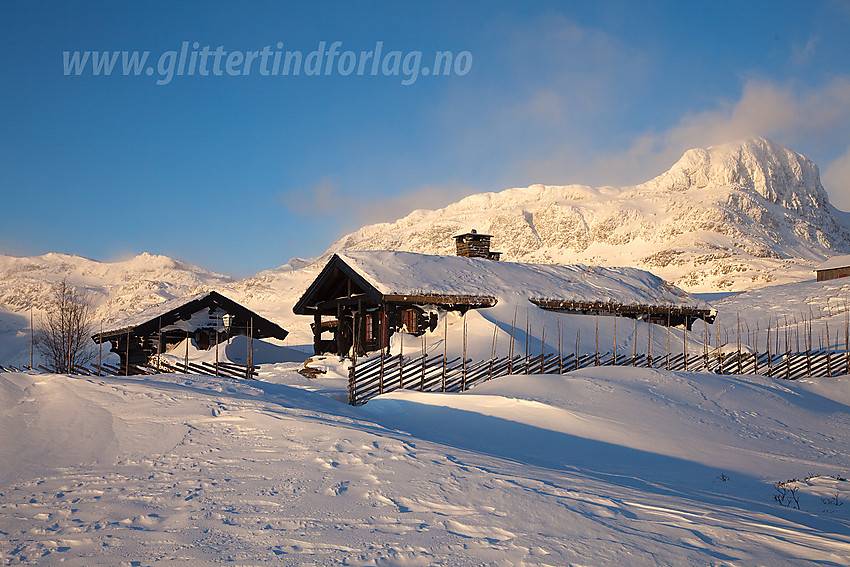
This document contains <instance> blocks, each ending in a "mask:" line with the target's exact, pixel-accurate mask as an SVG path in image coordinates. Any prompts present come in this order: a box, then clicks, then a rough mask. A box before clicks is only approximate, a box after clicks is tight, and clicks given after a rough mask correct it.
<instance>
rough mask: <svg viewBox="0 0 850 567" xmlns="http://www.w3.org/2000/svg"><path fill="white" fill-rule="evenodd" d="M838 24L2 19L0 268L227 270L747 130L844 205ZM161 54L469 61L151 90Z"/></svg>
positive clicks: (604, 173)
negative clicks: (48, 256)
mask: <svg viewBox="0 0 850 567" xmlns="http://www.w3.org/2000/svg"><path fill="white" fill-rule="evenodd" d="M848 30H850V3H848V2H841V1H837V0H836V1H833V2H805V3H804V2H706V3H683V2H669V3H667V2H660V3H654V4H647V5H643V4H642V3H637V2H551V3H550V2H537V3H527V2H430V3H419V4H414V3H407V2H400V3H389V2H387V3H382V2H361V3H348V2H345V3H333V2H325V3H322V2H311V3H302V4H294V3H284V2H249V3H244V4H241V5H239V6H237V5H235V4H234V3H226V2H222V3H198V4H191V3H179V4H178V5H177V6H174V5H172V3H170V2H161V3H155V2H148V3H117V2H102V3H95V2H67V3H66V2H52V3H45V2H4V3H3V4H2V6H0V73H2V77H3V81H2V87H0V128H2V130H0V132H2V137H0V140H1V141H0V144H2V145H0V191H2V196H3V201H2V202H3V209H4V214H3V218H4V220H3V222H2V223H0V253H6V254H13V255H37V254H44V253H46V252H50V251H55V252H65V253H71V254H78V255H82V256H87V257H90V258H94V259H98V260H116V259H123V258H126V257H129V256H132V255H135V254H138V253H141V252H143V251H148V252H151V253H159V254H166V255H169V256H172V257H176V258H180V259H182V260H185V261H189V262H192V263H196V264H199V265H202V266H204V267H206V268H209V269H212V270H215V271H218V272H222V273H227V274H230V275H234V276H248V275H251V274H253V273H255V272H257V271H260V270H262V269H268V268H273V267H276V266H278V265H280V264H283V263H285V262H286V261H287V260H288V259H289V258H290V257H296V256H297V257H309V256H314V255H317V254H320V253H321V252H323V251H324V250H325V249H326V248H327V247H328V246H329V245H330V244H331V243H332V242H333V241H335V240H336V239H337V238H339V237H340V236H342V235H344V234H346V233H347V232H350V231H352V230H355V229H357V228H359V227H360V226H362V225H363V224H366V223H371V222H377V221H391V220H395V219H396V218H399V217H401V216H404V215H405V214H407V213H408V212H410V211H411V210H412V209H414V208H437V207H441V206H444V205H446V204H448V203H450V202H453V201H455V200H457V199H459V198H460V197H463V196H465V195H467V194H470V193H474V192H479V191H498V190H502V189H506V188H509V187H514V186H527V185H530V184H532V183H549V184H562V185H563V184H569V183H587V184H590V185H607V184H611V185H621V184H630V183H639V182H642V181H645V180H647V179H649V178H651V177H652V176H654V175H656V174H658V173H661V172H662V171H664V170H666V169H667V168H668V167H669V166H670V165H672V163H674V162H675V161H676V159H677V158H678V157H679V156H680V155H681V153H682V152H683V151H685V150H686V149H688V148H691V147H697V146H707V145H711V144H715V143H723V142H727V141H732V140H735V139H739V138H742V137H745V136H748V135H763V136H767V137H769V138H771V139H773V140H774V141H777V142H779V143H782V144H785V145H787V146H789V147H791V148H792V149H795V150H797V151H800V152H802V153H804V154H806V155H808V156H809V157H810V158H812V159H813V160H814V161H815V162H816V163H818V165H819V166H820V167H821V173H822V176H823V181H824V185H825V186H826V188H827V190H828V191H829V193H830V197H831V199H832V201H833V203H834V204H835V205H836V206H838V207H839V208H841V209H843V210H850V33H848ZM184 41H188V42H190V46H191V44H192V43H194V42H198V44H199V49H198V50H195V51H200V49H202V48H203V46H206V45H209V46H210V49H211V50H214V49H216V47H217V46H222V47H223V49H224V50H225V51H227V52H228V53H230V52H233V51H240V52H242V53H244V52H248V51H257V50H262V49H263V47H264V46H267V45H268V46H270V49H271V50H272V51H274V50H276V46H277V44H278V42H281V43H282V44H283V48H282V49H281V50H279V51H281V52H282V53H285V52H286V51H300V52H301V53H302V55H303V56H304V57H306V56H307V55H308V54H309V53H310V52H312V51H315V50H317V49H318V48H319V45H320V42H325V46H326V47H327V46H329V45H330V44H332V43H333V42H337V41H338V42H341V44H340V47H339V50H338V51H339V52H340V53H341V52H344V51H352V52H353V53H354V54H355V55H356V54H359V53H360V52H361V51H370V50H374V49H375V47H376V44H377V43H378V42H381V43H382V48H383V50H384V53H388V52H389V51H400V52H401V54H402V56H406V55H407V54H409V53H411V52H417V51H420V52H422V57H421V65H420V67H424V66H427V65H428V64H429V63H430V62H432V61H433V59H434V55H435V53H436V52H437V51H451V52H452V54H453V55H457V54H460V53H461V52H468V53H469V55H470V57H471V59H470V60H471V65H470V66H468V68H465V69H463V68H461V69H460V71H463V72H462V73H461V72H460V71H459V72H458V73H454V72H451V73H450V74H449V75H447V76H446V75H440V76H431V75H429V76H423V75H421V74H420V75H419V76H418V77H416V79H415V80H414V81H412V84H408V85H405V84H402V83H403V80H405V79H407V80H408V82H410V81H409V79H410V78H411V76H410V74H407V75H405V73H404V72H403V70H402V72H400V73H399V74H398V75H396V76H392V75H390V76H384V74H383V70H382V69H381V70H379V72H378V74H377V75H376V76H372V75H371V74H369V72H368V70H367V72H366V73H365V74H364V76H357V75H356V73H352V74H350V75H347V76H345V75H343V74H341V73H340V72H339V66H338V63H339V58H337V59H336V60H335V63H336V64H337V65H336V66H334V67H331V71H332V72H331V73H330V74H329V75H325V74H321V75H320V76H307V75H306V74H305V73H303V72H302V73H301V74H300V75H298V76H295V75H293V74H289V75H286V76H263V75H261V74H260V73H259V69H258V67H253V68H252V71H253V72H252V73H251V74H250V75H249V76H244V75H240V76H228V75H227V74H226V73H224V74H222V75H219V76H216V75H213V74H212V73H210V74H209V75H207V76H200V75H198V74H195V75H194V76H186V75H185V74H184V76H174V77H172V80H171V81H170V82H169V83H168V84H164V85H158V84H157V82H158V80H159V81H160V82H161V81H162V79H163V76H161V75H160V74H159V73H158V68H157V65H156V64H157V63H158V62H159V58H160V57H162V54H164V53H166V52H169V51H175V52H179V51H180V50H181V46H182V44H183V42H184ZM135 50H137V51H140V52H142V51H149V52H150V56H149V57H150V59H149V61H150V62H151V63H152V64H153V71H154V73H153V75H151V76H148V75H146V74H145V73H142V74H141V75H140V76H123V75H122V73H121V72H120V70H118V71H113V73H112V75H110V76H103V75H100V76H94V75H93V74H92V72H90V71H88V72H86V69H84V70H83V72H82V73H81V74H80V75H79V76H77V75H75V74H73V73H71V75H69V76H66V75H65V73H64V63H63V52H65V51H68V52H74V51H80V52H84V51H99V52H103V51H105V52H114V51H128V52H132V51H135ZM190 51H191V49H190ZM166 63H167V61H166ZM118 65H119V67H120V63H119V64H118ZM164 68H165V69H167V65H166V67H164ZM234 68H236V69H237V71H238V69H239V67H238V66H236V67H234ZM243 68H244V67H243ZM368 68H369V67H367V69H368ZM388 69H389V72H390V73H391V72H392V65H389V66H388ZM302 71H303V69H302Z"/></svg>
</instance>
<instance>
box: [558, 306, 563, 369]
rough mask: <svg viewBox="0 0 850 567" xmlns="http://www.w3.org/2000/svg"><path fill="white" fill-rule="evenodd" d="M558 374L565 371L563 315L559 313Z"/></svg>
mask: <svg viewBox="0 0 850 567" xmlns="http://www.w3.org/2000/svg"><path fill="white" fill-rule="evenodd" d="M557 321H558V374H563V373H564V356H563V337H564V329H563V326H562V325H561V316H560V315H558V319H557Z"/></svg>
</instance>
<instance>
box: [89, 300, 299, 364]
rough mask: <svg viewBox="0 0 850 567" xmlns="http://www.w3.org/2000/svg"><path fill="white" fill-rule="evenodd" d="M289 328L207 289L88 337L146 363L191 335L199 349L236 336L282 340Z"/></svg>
mask: <svg viewBox="0 0 850 567" xmlns="http://www.w3.org/2000/svg"><path fill="white" fill-rule="evenodd" d="M287 334H288V332H287V331H286V330H285V329H283V328H282V327H280V326H279V325H277V324H275V323H272V322H271V321H269V320H268V319H266V318H265V317H262V316H261V315H258V314H257V313H255V312H253V311H251V310H250V309H248V308H247V307H244V306H242V305H240V304H238V303H236V302H235V301H233V300H231V299H228V298H227V297H225V296H223V295H221V294H220V293H218V292H215V291H210V292H207V293H203V294H199V295H196V296H194V297H191V298H188V299H187V298H180V299H175V300H172V301H167V302H165V303H162V304H159V305H156V306H153V307H151V308H149V309H146V310H145V311H142V312H141V313H139V314H138V315H136V316H134V317H132V318H131V319H128V320H126V321H124V322H123V324H122V325H121V326H120V327H117V328H114V329H112V330H109V331H105V332H102V333H98V334H96V335H93V336H92V340H93V341H94V342H95V343H97V344H102V343H104V342H106V341H108V342H109V343H110V344H111V345H112V346H111V348H110V352H114V353H116V354H117V355H118V356H119V357H120V358H121V369H122V371H123V370H126V368H127V364H128V363H129V364H130V366H131V367H132V366H134V365H145V364H150V363H151V361H152V359H153V358H154V357H155V356H156V355H157V354H160V353H165V352H168V351H169V350H170V349H172V348H174V347H175V346H176V345H178V344H180V342H181V341H183V340H185V339H187V338H190V339H192V340H194V341H195V344H196V345H197V347H198V349H200V350H208V349H210V348H213V347H214V346H215V345H216V344H217V343H218V344H220V343H222V342H224V341H227V339H229V338H230V337H233V336H237V335H246V336H251V337H252V338H254V339H265V338H276V339H280V340H283V339H285V338H286V335H287Z"/></svg>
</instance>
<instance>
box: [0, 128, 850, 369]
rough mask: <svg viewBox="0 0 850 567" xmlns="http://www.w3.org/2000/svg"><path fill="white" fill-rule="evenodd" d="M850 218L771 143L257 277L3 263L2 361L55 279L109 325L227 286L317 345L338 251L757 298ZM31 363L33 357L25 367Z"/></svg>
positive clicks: (165, 266)
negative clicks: (524, 265) (755, 293)
mask: <svg viewBox="0 0 850 567" xmlns="http://www.w3.org/2000/svg"><path fill="white" fill-rule="evenodd" d="M848 219H850V215H847V214H846V213H843V212H841V211H838V210H836V209H835V208H834V207H832V206H831V205H830V204H829V200H828V198H827V195H826V192H825V191H824V188H823V186H822V185H821V182H820V177H819V174H818V169H817V166H816V165H815V164H814V163H812V162H811V161H809V160H808V159H807V158H805V157H804V156H802V155H800V154H798V153H795V152H793V151H791V150H788V149H786V148H784V147H782V146H779V145H777V144H774V143H772V142H770V141H768V140H765V139H763V138H751V139H747V140H744V141H743V142H739V143H735V144H729V145H724V146H717V147H711V148H708V149H694V150H690V151H688V152H686V153H685V155H684V156H683V157H682V158H681V159H680V160H679V161H678V162H677V163H676V164H675V165H674V166H673V167H672V168H671V169H670V170H669V171H667V172H665V173H663V174H661V175H659V176H658V177H656V178H655V179H652V180H650V181H648V182H646V183H643V184H641V185H637V186H633V187H624V188H613V187H601V188H591V187H586V186H580V185H569V186H543V185H532V186H530V187H526V188H514V189H508V190H505V191H502V192H499V193H483V194H478V195H472V196H470V197H467V198H465V199H463V200H461V201H459V202H457V203H454V204H452V205H449V206H447V207H445V208H443V209H439V210H433V211H428V210H417V211H414V212H412V213H411V214H409V215H408V216H406V217H404V218H402V219H400V220H398V221H396V222H394V223H384V224H376V225H371V226H366V227H363V228H361V229H360V230H358V231H357V232H354V233H352V234H350V235H348V236H346V237H344V238H342V239H341V240H339V241H338V242H337V243H335V244H334V245H333V246H332V247H331V248H330V249H329V250H328V251H327V252H326V253H325V254H324V255H323V256H321V257H319V258H315V259H312V260H298V259H294V260H291V261H290V262H289V263H288V264H285V265H283V266H280V267H278V268H275V269H272V270H267V271H264V272H260V273H258V274H256V275H255V276H252V277H250V278H246V279H244V280H239V281H235V280H233V279H232V278H230V277H227V276H224V275H221V274H216V273H213V272H210V271H207V270H204V269H202V268H200V267H198V266H193V265H191V264H186V263H184V262H180V261H178V260H174V259H171V258H168V257H165V256H158V255H152V254H147V253H144V254H141V255H139V256H137V257H135V258H132V259H130V260H127V261H123V262H113V263H105V262H96V261H93V260H88V259H86V258H81V257H78V256H69V255H63V254H46V255H44V256H39V257H33V258H16V257H11V256H0V336H2V339H0V361H7V362H8V361H10V360H15V361H16V362H15V363H16V364H18V363H21V360H23V359H26V360H28V359H29V356H28V355H29V333H28V331H24V329H28V327H29V320H28V319H29V318H28V313H26V312H27V311H28V310H29V308H30V307H31V306H32V307H33V308H34V311H35V313H36V317H38V313H39V312H40V310H41V309H42V308H43V307H44V306H45V305H46V301H47V300H48V296H49V292H50V286H51V284H52V283H53V282H56V281H59V280H61V279H62V278H65V277H67V278H68V281H69V282H70V283H72V284H73V285H75V286H80V287H82V289H83V290H86V291H88V292H89V293H90V294H91V296H92V299H93V302H94V304H95V306H96V307H97V314H96V317H97V319H98V321H103V323H104V325H105V326H109V325H110V324H111V323H114V322H116V321H120V320H122V319H124V318H126V317H127V316H131V315H134V314H135V313H138V312H139V311H141V310H143V309H145V308H147V307H150V306H151V305H154V304H158V303H161V302H164V301H166V300H170V299H174V298H177V297H185V296H188V295H192V294H195V293H200V292H204V291H208V290H210V289H215V290H217V291H219V292H221V293H223V294H225V295H227V296H228V297H230V298H231V299H233V300H235V301H238V302H240V303H242V304H244V305H246V306H247V307H249V308H250V309H253V310H255V311H257V312H258V313H260V314H262V315H263V316H265V317H267V318H269V319H271V320H272V321H275V322H276V323H278V324H280V325H281V326H283V327H284V328H286V329H287V330H289V331H290V333H291V335H290V337H289V338H288V341H287V342H288V344H291V345H298V344H309V343H310V341H311V338H310V334H309V326H308V322H305V320H304V318H303V317H299V316H296V315H294V314H293V313H292V305H294V303H295V302H296V301H297V299H298V298H299V297H300V296H301V294H302V293H303V292H304V290H305V289H306V288H307V286H308V285H309V283H310V282H311V281H312V280H313V278H315V276H316V274H317V273H318V272H319V270H320V269H321V268H322V266H323V265H324V263H325V260H326V259H327V258H328V257H329V256H330V255H331V254H332V253H335V252H340V251H351V250H370V249H371V250H375V249H389V250H406V251H417V252H425V253H434V254H452V253H453V252H454V251H453V246H454V241H453V240H452V238H451V237H452V235H454V234H456V233H457V232H460V231H463V230H467V229H470V228H477V229H478V230H479V231H486V232H489V233H491V234H493V235H494V249H496V250H500V251H501V252H503V258H504V259H505V260H508V261H511V260H515V261H530V262H537V263H563V264H575V263H585V264H591V265H593V264H596V265H602V266H633V267H638V268H642V269H646V270H649V271H651V272H653V273H654V274H656V275H658V276H661V277H662V278H664V279H666V280H667V281H670V282H671V283H674V284H676V285H678V286H680V287H683V288H685V289H687V290H688V291H718V290H720V291H730V290H745V289H753V288H760V287H764V286H765V285H775V284H782V283H787V282H799V281H805V280H811V279H813V278H812V273H811V268H812V266H813V265H814V264H816V263H818V262H820V261H822V260H823V259H824V258H825V257H827V256H830V255H834V254H841V253H848V252H850V229H848V227H850V221H848ZM22 357H23V358H22Z"/></svg>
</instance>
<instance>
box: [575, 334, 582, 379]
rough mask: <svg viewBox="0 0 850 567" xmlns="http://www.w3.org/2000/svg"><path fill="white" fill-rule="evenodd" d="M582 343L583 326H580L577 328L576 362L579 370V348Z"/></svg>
mask: <svg viewBox="0 0 850 567" xmlns="http://www.w3.org/2000/svg"><path fill="white" fill-rule="evenodd" d="M580 343H581V327H578V328H577V329H576V362H575V365H576V370H578V355H579V350H580V348H581V347H580V346H579V344H580Z"/></svg>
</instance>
